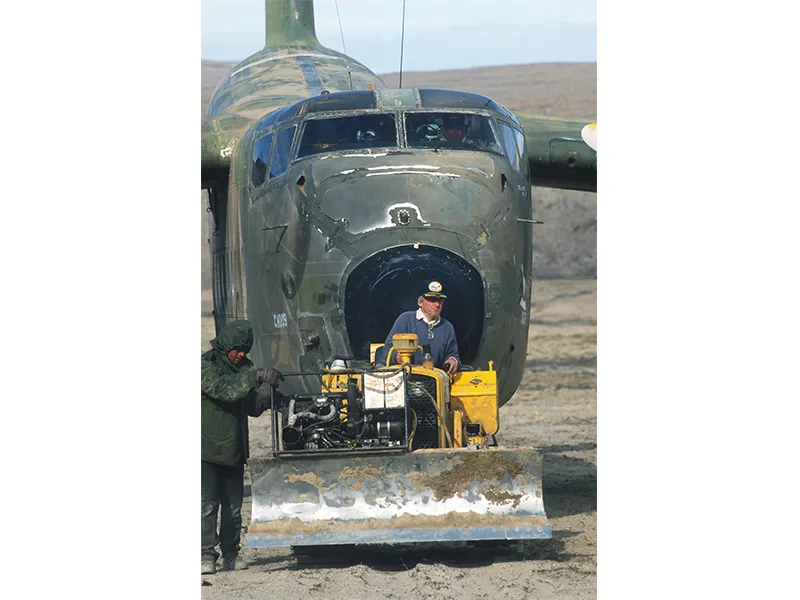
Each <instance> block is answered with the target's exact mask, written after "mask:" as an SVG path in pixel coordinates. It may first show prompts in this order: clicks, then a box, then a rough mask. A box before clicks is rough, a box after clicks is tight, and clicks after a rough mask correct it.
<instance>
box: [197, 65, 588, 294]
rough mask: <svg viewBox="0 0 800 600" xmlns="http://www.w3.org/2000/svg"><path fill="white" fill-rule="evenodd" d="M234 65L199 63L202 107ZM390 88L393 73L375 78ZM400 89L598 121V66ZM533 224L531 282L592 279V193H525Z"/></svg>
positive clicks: (207, 282)
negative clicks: (471, 95)
mask: <svg viewBox="0 0 800 600" xmlns="http://www.w3.org/2000/svg"><path fill="white" fill-rule="evenodd" d="M235 64H236V63H235V62H223V61H214V60H204V61H202V82H201V94H200V101H201V109H202V114H206V111H207V109H208V103H209V101H210V100H211V96H212V95H213V93H214V89H215V88H216V86H217V83H219V81H220V79H222V77H224V76H225V75H226V74H227V73H228V71H230V69H231V68H232V67H233V66H234V65H235ZM381 78H382V79H383V80H384V81H385V82H386V85H388V86H389V87H397V85H398V83H399V74H398V73H389V74H385V75H381ZM403 87H438V88H447V89H455V90H462V91H466V92H475V93H478V94H484V95H486V96H489V97H490V98H493V99H494V100H496V101H497V102H500V103H501V104H503V105H504V106H506V107H507V108H509V109H510V110H511V111H512V112H514V111H518V112H524V113H531V114H540V115H546V116H553V117H565V118H577V119H587V120H596V119H597V63H537V64H529V65H506V66H499V67H476V68H473V69H454V70H449V71H411V72H404V73H403ZM202 196H203V201H202V209H203V232H202V238H201V240H202V253H203V255H202V285H203V289H207V288H210V286H211V275H210V258H209V256H208V243H207V239H208V230H207V219H206V215H205V207H206V199H205V192H203V193H202ZM532 198H533V211H534V216H535V218H536V219H538V220H540V221H544V225H535V226H534V227H535V230H534V242H533V275H534V278H538V279H594V278H595V277H597V195H596V194H593V193H589V192H572V191H566V190H554V189H549V188H538V187H535V188H533V189H532Z"/></svg>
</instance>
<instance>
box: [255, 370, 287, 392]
mask: <svg viewBox="0 0 800 600" xmlns="http://www.w3.org/2000/svg"><path fill="white" fill-rule="evenodd" d="M283 380H284V377H283V374H282V373H281V372H280V371H278V369H273V368H272V367H270V368H268V369H260V370H259V371H257V372H256V381H258V383H266V384H267V385H269V386H271V387H274V388H275V389H278V384H279V382H281V381H283Z"/></svg>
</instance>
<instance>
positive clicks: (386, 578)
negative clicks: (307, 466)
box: [201, 280, 597, 600]
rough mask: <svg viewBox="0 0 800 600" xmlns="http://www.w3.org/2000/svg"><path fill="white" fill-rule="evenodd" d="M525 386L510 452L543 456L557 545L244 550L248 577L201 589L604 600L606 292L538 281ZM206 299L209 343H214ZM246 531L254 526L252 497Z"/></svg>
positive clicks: (512, 415) (212, 598)
mask: <svg viewBox="0 0 800 600" xmlns="http://www.w3.org/2000/svg"><path fill="white" fill-rule="evenodd" d="M533 293H534V302H533V311H532V313H531V328H530V337H529V342H528V360H527V369H526V372H525V376H524V378H523V380H522V384H521V385H520V388H519V390H518V391H517V393H516V395H515V396H514V398H512V400H511V401H510V402H509V403H508V404H507V405H506V406H504V407H503V408H502V409H501V411H500V433H499V434H498V436H497V438H498V442H499V443H500V445H502V446H538V447H540V448H542V450H543V451H544V453H545V454H544V467H543V470H544V472H543V492H544V503H545V509H546V511H547V515H548V518H549V522H550V524H551V525H552V527H553V539H551V540H545V541H536V540H529V541H525V542H522V543H519V542H516V543H512V544H509V545H500V546H498V545H495V544H486V545H482V546H478V547H470V548H467V547H463V546H458V545H450V546H433V547H431V546H427V545H418V546H415V547H408V546H405V547H394V548H393V547H382V548H379V549H377V550H376V549H374V548H369V549H363V550H362V549H360V548H357V549H352V548H351V549H348V550H347V551H342V549H337V551H335V552H326V553H323V554H321V555H319V556H314V557H313V558H310V557H307V556H298V555H295V554H293V553H292V551H291V550H289V549H286V550H283V549H280V550H267V549H245V550H243V555H244V556H245V557H246V558H247V560H248V561H249V562H250V568H249V569H247V570H244V571H236V572H221V573H217V574H216V575H212V576H204V577H202V597H203V598H204V599H205V600H218V599H222V598H242V599H244V598H264V599H267V598H269V599H270V600H271V599H273V598H275V597H282V596H283V597H287V596H292V597H302V596H304V595H311V596H312V597H314V598H317V599H326V598H331V599H333V598H335V599H336V600H341V599H342V598H349V599H353V600H356V599H373V598H425V599H436V600H439V599H446V598H509V599H523V598H594V597H596V584H597V575H596V573H597V494H596V481H597V476H596V468H597V443H596V440H597V415H596V405H597V402H596V400H597V376H596V365H597V353H596V340H597V326H596V317H597V310H596V306H597V282H596V281H594V280H591V281H562V280H550V281H537V282H535V283H534V288H533ZM209 304H210V298H209V297H208V295H204V297H203V340H202V344H201V345H202V347H203V348H207V347H208V343H207V340H208V339H209V337H211V336H213V324H212V323H211V322H210V321H211V319H210V317H209V316H208V315H209V312H210V305H209ZM250 431H251V453H252V454H253V455H254V456H256V457H258V456H266V452H267V443H266V440H267V434H268V431H269V430H268V427H267V420H266V419H263V418H262V419H252V420H251V424H250ZM245 494H246V497H245V503H244V507H243V511H244V523H245V526H246V525H247V523H249V519H250V497H249V485H246V486H245Z"/></svg>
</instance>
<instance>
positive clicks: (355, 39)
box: [201, 0, 597, 73]
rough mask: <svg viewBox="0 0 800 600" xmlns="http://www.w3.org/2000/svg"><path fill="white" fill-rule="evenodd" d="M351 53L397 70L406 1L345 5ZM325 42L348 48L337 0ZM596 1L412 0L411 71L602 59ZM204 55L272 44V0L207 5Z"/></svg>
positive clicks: (218, 0) (324, 6) (322, 0)
mask: <svg viewBox="0 0 800 600" xmlns="http://www.w3.org/2000/svg"><path fill="white" fill-rule="evenodd" d="M338 4H339V14H340V16H341V21H342V30H343V32H344V45H345V47H346V49H347V54H349V55H350V56H352V57H353V58H355V59H356V60H359V61H361V62H362V63H364V64H366V65H367V66H368V67H369V68H370V69H372V70H373V71H375V72H377V73H387V72H392V71H397V70H398V66H399V62H400V33H401V25H402V15H403V0H338ZM314 9H315V10H314V12H315V19H316V30H317V37H318V38H319V40H320V42H322V44H324V45H325V46H328V47H330V48H333V49H334V50H338V51H340V52H341V51H342V36H341V34H340V32H339V23H338V20H337V17H336V4H335V0H316V1H315V2H314ZM596 10H597V7H596V0H569V1H564V0H562V1H558V0H406V23H405V47H404V52H403V54H404V56H403V69H404V70H407V71H423V70H438V69H449V68H468V67H475V66H483V65H502V64H514V63H533V62H557V61H558V62H561V61H566V62H574V61H592V62H593V61H596V60H597V51H596V44H597V33H596V23H597V20H596ZM201 20H202V28H201V34H202V46H201V54H202V57H203V58H207V59H216V60H236V61H238V60H242V59H244V58H246V57H247V56H249V55H250V54H253V53H254V52H257V51H258V50H260V49H261V48H263V47H264V0H201Z"/></svg>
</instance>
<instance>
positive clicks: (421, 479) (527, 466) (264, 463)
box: [245, 448, 552, 547]
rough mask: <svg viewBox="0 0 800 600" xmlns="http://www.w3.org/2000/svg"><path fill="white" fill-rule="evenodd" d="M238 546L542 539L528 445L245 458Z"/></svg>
mask: <svg viewBox="0 0 800 600" xmlns="http://www.w3.org/2000/svg"><path fill="white" fill-rule="evenodd" d="M250 473H251V476H252V486H251V490H252V499H253V509H252V522H251V524H250V527H249V528H248V532H247V536H246V542H245V545H246V546H250V547H273V546H322V545H329V544H335V545H338V544H393V543H412V542H442V541H447V542H451V541H471V540H518V539H530V538H550V537H552V529H551V527H550V525H549V524H548V523H547V516H546V515H545V512H544V502H543V499H542V485H541V484H542V455H541V453H540V452H539V451H538V450H536V449H533V448H502V449H501V448H489V449H483V450H471V449H466V448H458V449H447V450H417V451H415V452H412V453H407V454H382V455H359V456H352V455H351V456H347V457H339V456H325V457H313V456H312V457H297V458H295V457H292V458H274V459H268V460H252V461H251V463H250Z"/></svg>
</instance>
